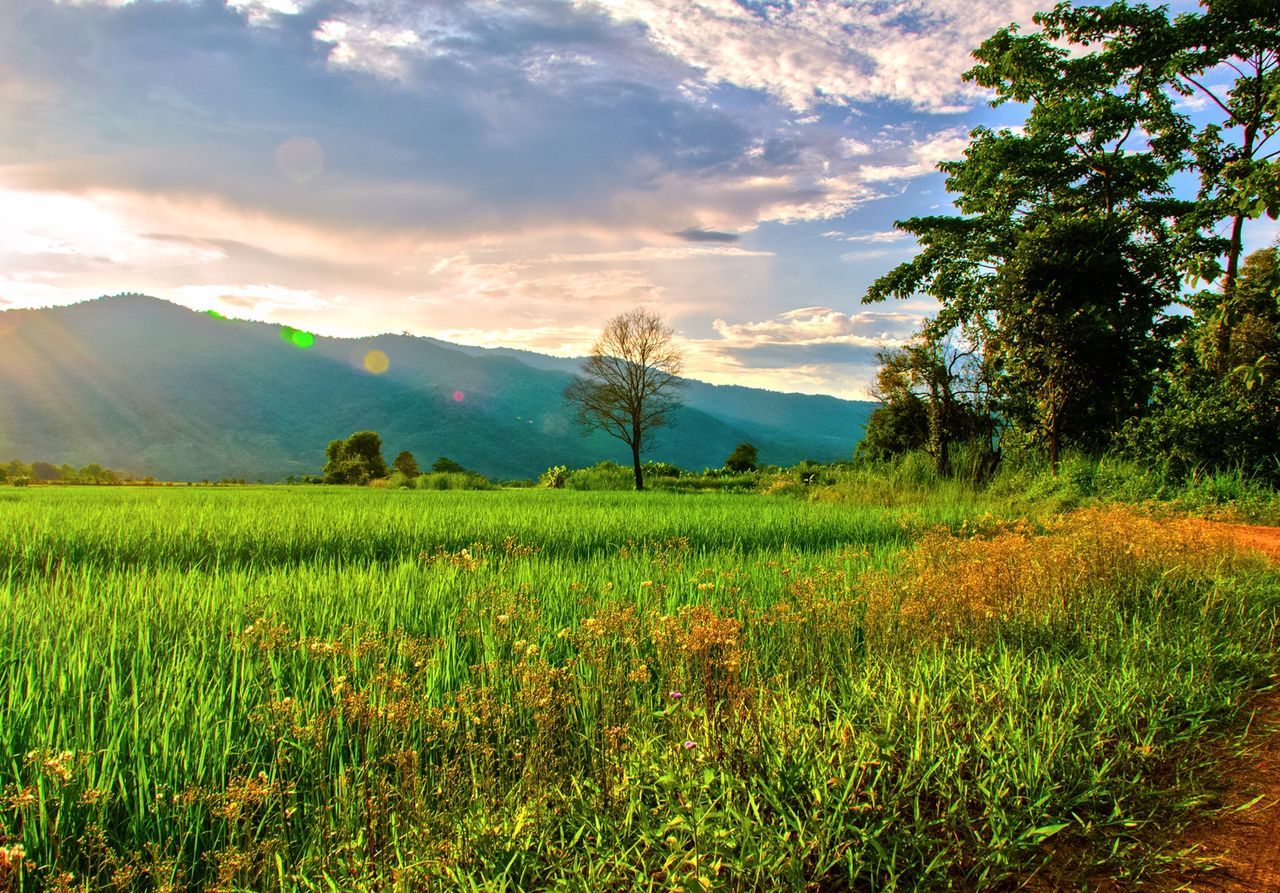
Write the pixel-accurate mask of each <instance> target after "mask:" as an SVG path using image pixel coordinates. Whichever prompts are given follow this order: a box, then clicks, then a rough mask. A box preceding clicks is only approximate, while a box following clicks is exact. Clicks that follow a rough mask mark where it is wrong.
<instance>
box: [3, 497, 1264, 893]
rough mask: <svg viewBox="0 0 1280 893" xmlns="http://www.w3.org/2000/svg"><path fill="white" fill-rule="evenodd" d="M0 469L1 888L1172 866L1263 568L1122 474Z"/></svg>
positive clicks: (1202, 799)
mask: <svg viewBox="0 0 1280 893" xmlns="http://www.w3.org/2000/svg"><path fill="white" fill-rule="evenodd" d="M884 502H886V503H887V504H889V506H890V507H873V506H870V505H867V504H849V503H844V502H839V501H831V502H820V501H806V500H801V499H797V498H792V497H769V496H762V495H754V494H751V495H726V494H703V495H679V494H670V493H648V494H632V493H590V492H567V491H541V490H523V491H495V492H451V491H445V492H430V491H392V490H374V489H347V488H318V487H312V488H284V487H266V488H222V489H205V488H174V489H169V488H130V489H120V488H77V489H52V488H50V489H41V488H33V489H30V490H23V491H21V492H19V491H14V492H12V493H4V494H3V495H0V890H5V889H13V890H23V891H26V890H42V889H75V890H80V889H89V890H185V889H207V890H208V889H218V890H295V889H308V890H351V889H362V890H363V889H367V890H423V889H425V890H434V889H441V890H445V889H448V890H455V889H484V890H534V889H563V890H583V891H587V890H590V891H601V890H678V889H682V890H685V891H697V890H713V889H714V890H721V889H722V890H775V889H790V890H805V889H815V890H819V889H831V890H835V889H856V890H915V889H920V890H934V889H937V890H942V889H992V890H999V889H1011V888H1013V887H1016V886H1017V885H1018V884H1019V883H1022V882H1025V881H1026V880H1027V879H1028V878H1031V877H1033V876H1039V877H1049V878H1055V879H1059V880H1061V879H1066V880H1067V881H1068V882H1070V883H1073V884H1075V885H1079V884H1080V883H1083V882H1084V881H1085V880H1087V879H1088V878H1090V877H1093V876H1095V875H1096V874H1097V873H1099V872H1101V873H1106V874H1109V875H1115V876H1121V877H1131V878H1140V877H1144V876H1147V875H1149V874H1150V873H1152V872H1154V871H1157V870H1159V868H1160V867H1161V866H1162V865H1163V864H1164V860H1165V859H1166V858H1167V851H1166V850H1165V849H1162V847H1163V845H1164V844H1166V843H1167V841H1168V839H1169V835H1170V834H1171V833H1172V830H1173V829H1176V827H1177V825H1178V823H1179V822H1180V821H1182V820H1185V819H1186V818H1187V817H1188V816H1190V815H1192V814H1194V813H1195V812H1196V810H1197V809H1202V808H1203V807H1204V804H1205V803H1206V802H1207V800H1206V798H1207V797H1208V796H1209V794H1210V793H1211V788H1212V781H1213V773H1212V763H1213V760H1214V758H1215V754H1214V748H1215V747H1216V746H1218V745H1219V744H1220V742H1222V741H1224V740H1227V739H1228V738H1229V736H1230V735H1231V734H1232V733H1233V732H1234V731H1236V730H1238V729H1240V728H1241V727H1242V725H1243V724H1244V723H1245V722H1246V721H1247V718H1248V707H1247V704H1248V699H1249V697H1250V696H1251V694H1252V693H1255V692H1257V691H1258V690H1260V689H1261V688H1263V687H1266V686H1269V685H1272V684H1274V674H1275V672H1276V671H1277V668H1278V667H1280V661H1278V659H1277V649H1276V638H1277V630H1278V629H1280V580H1278V578H1277V575H1276V574H1275V573H1274V572H1273V571H1269V570H1267V569H1266V568H1265V567H1264V566H1263V565H1262V564H1261V563H1260V562H1259V561H1258V560H1256V559H1253V558H1250V557H1248V556H1242V555H1236V554H1234V553H1232V552H1231V551H1230V549H1229V548H1227V547H1226V546H1225V545H1224V544H1223V543H1221V542H1218V541H1216V540H1215V539H1214V538H1213V537H1211V536H1209V535H1207V534H1203V533H1201V532H1198V530H1197V529H1194V528H1191V527H1187V526H1179V525H1169V524H1159V523H1156V522H1154V521H1151V520H1149V519H1147V518H1145V517H1143V516H1141V515H1138V514H1136V513H1133V512H1130V511H1127V510H1124V509H1109V510H1098V511H1093V512H1086V513H1084V514H1081V515H1075V516H1069V517H1067V518H1066V519H1065V520H1064V519H1054V518H1046V519H1041V520H1038V521H1030V522H1018V521H1017V520H1016V519H1015V518H1014V517H1013V515H1014V511H1013V509H1012V508H1011V506H1010V504H1007V503H998V502H995V501H992V500H989V499H987V498H984V497H981V496H975V495H972V494H969V495H965V493H964V492H962V491H959V490H948V491H947V492H946V494H945V495H944V496H936V497H932V498H930V497H920V498H917V499H915V500H906V499H892V500H884Z"/></svg>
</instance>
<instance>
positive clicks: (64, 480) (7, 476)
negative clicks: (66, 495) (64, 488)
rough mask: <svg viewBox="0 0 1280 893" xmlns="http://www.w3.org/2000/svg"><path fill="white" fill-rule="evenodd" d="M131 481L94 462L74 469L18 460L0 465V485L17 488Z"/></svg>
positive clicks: (65, 465)
mask: <svg viewBox="0 0 1280 893" xmlns="http://www.w3.org/2000/svg"><path fill="white" fill-rule="evenodd" d="M131 480H133V476H132V475H130V474H127V473H125V472H121V471H115V470H113V469H110V468H103V467H102V466H101V465H99V464H97V463H96V462H94V463H90V464H89V465H84V466H81V467H79V468H76V467H75V466H72V465H68V464H66V463H63V464H61V465H55V464H53V463H52V462H41V461H35V462H23V461H22V460H20V459H11V460H10V461H9V462H7V463H5V464H3V465H0V484H12V485H14V486H19V487H21V486H23V485H25V484H29V483H31V482H32V481H37V482H40V483H48V484H54V483H61V484H118V483H121V482H122V481H131Z"/></svg>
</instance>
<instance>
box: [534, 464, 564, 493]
mask: <svg viewBox="0 0 1280 893" xmlns="http://www.w3.org/2000/svg"><path fill="white" fill-rule="evenodd" d="M568 474H569V469H567V468H565V467H564V466H563V465H552V466H551V467H550V468H548V469H547V470H546V471H544V472H543V473H542V474H541V476H540V477H539V478H538V486H539V487H546V488H548V489H551V490H562V489H564V481H565V478H566V477H567V476H568Z"/></svg>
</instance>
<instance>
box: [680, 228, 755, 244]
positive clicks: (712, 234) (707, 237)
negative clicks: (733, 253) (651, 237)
mask: <svg viewBox="0 0 1280 893" xmlns="http://www.w3.org/2000/svg"><path fill="white" fill-rule="evenodd" d="M671 235H673V236H675V237H676V238H677V239H684V240H685V241H686V242H736V241H738V240H739V239H741V238H742V236H740V235H738V234H737V233H721V232H716V231H715V230H713V229H697V228H695V227H692V226H691V227H688V228H686V229H682V230H680V231H679V232H676V233H672V234H671Z"/></svg>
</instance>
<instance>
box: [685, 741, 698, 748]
mask: <svg viewBox="0 0 1280 893" xmlns="http://www.w3.org/2000/svg"><path fill="white" fill-rule="evenodd" d="M697 746H698V742H696V741H686V742H685V743H684V749H685V750H693V749H694V748H695V747H697Z"/></svg>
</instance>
